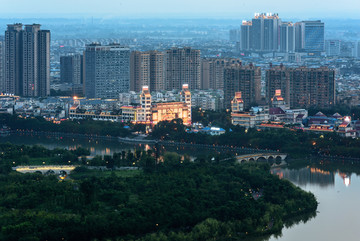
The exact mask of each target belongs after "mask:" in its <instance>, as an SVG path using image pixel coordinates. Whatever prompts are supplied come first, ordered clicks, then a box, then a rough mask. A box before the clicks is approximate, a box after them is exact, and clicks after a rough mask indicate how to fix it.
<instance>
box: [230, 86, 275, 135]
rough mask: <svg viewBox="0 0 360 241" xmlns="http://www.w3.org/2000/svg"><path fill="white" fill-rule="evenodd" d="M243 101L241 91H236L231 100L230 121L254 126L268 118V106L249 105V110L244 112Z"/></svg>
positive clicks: (244, 125) (234, 123)
mask: <svg viewBox="0 0 360 241" xmlns="http://www.w3.org/2000/svg"><path fill="white" fill-rule="evenodd" d="M243 108H244V102H243V99H242V98H241V92H236V93H235V97H234V98H233V100H232V101H231V123H232V124H233V125H239V126H243V127H245V128H251V127H255V126H256V125H257V124H260V123H262V122H264V121H268V120H269V108H268V107H265V106H264V107H251V109H250V111H249V112H244V111H243Z"/></svg>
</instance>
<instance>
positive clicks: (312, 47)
mask: <svg viewBox="0 0 360 241" xmlns="http://www.w3.org/2000/svg"><path fill="white" fill-rule="evenodd" d="M295 35H296V40H295V42H296V43H295V44H296V51H299V52H306V53H321V52H324V51H325V39H324V37H325V24H324V23H322V22H321V21H320V20H317V21H302V22H298V23H296V24H295Z"/></svg>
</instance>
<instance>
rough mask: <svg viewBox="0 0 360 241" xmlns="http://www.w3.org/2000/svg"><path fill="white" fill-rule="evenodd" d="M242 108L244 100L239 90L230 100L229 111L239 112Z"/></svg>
mask: <svg viewBox="0 0 360 241" xmlns="http://www.w3.org/2000/svg"><path fill="white" fill-rule="evenodd" d="M243 110H244V101H243V100H242V98H241V92H236V93H235V97H234V99H233V100H232V101H231V112H241V111H243Z"/></svg>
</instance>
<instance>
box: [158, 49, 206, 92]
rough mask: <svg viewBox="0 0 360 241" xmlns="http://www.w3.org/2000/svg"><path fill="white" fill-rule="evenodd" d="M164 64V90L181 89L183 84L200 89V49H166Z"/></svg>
mask: <svg viewBox="0 0 360 241" xmlns="http://www.w3.org/2000/svg"><path fill="white" fill-rule="evenodd" d="M165 66H166V67H165V89H166V90H181V87H182V85H183V84H189V88H190V89H192V90H193V89H194V90H195V89H200V87H201V82H200V81H201V80H200V75H201V73H200V72H201V59H200V50H196V49H191V48H190V47H184V48H172V49H169V50H166V51H165Z"/></svg>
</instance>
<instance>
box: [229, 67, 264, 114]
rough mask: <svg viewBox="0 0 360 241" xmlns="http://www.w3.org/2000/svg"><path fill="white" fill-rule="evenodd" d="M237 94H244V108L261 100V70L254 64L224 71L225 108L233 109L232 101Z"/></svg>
mask: <svg viewBox="0 0 360 241" xmlns="http://www.w3.org/2000/svg"><path fill="white" fill-rule="evenodd" d="M236 92H241V93H242V99H243V101H244V108H245V109H247V108H250V107H251V105H252V104H254V103H256V102H258V101H259V100H260V92H261V69H260V67H256V66H254V65H252V64H250V65H247V66H243V65H241V64H234V65H231V66H227V67H225V69H224V107H225V109H230V108H231V100H232V99H233V97H234V96H235V93H236Z"/></svg>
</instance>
